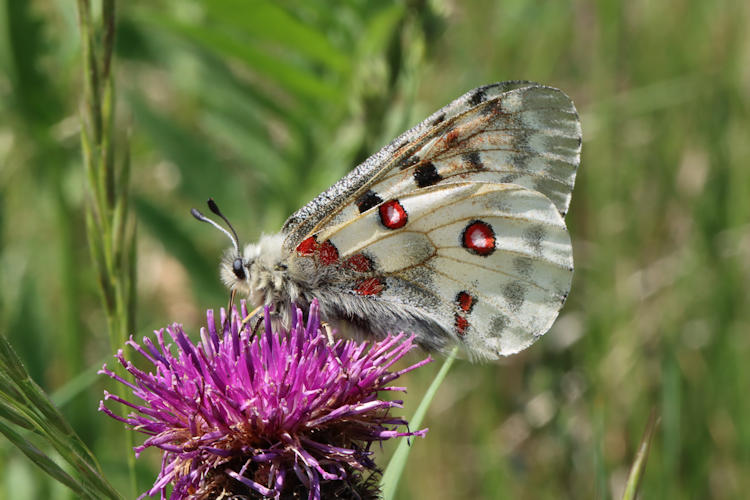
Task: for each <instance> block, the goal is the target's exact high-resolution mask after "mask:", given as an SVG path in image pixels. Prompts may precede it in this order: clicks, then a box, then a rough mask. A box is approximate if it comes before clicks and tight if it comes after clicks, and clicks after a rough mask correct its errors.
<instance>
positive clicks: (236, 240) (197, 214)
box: [190, 198, 240, 255]
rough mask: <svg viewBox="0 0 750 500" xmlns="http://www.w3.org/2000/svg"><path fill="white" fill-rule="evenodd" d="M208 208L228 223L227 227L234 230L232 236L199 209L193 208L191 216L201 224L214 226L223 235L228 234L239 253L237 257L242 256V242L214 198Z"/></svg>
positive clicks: (210, 200)
mask: <svg viewBox="0 0 750 500" xmlns="http://www.w3.org/2000/svg"><path fill="white" fill-rule="evenodd" d="M208 208H209V209H211V211H212V212H213V213H215V214H216V215H218V216H219V217H221V219H222V220H223V221H224V222H226V223H227V225H228V226H229V229H231V230H232V233H231V234H230V233H229V231H227V230H226V229H224V228H223V227H221V226H220V225H219V224H217V223H216V222H215V221H213V220H211V219H209V218H208V217H206V216H205V215H203V214H202V213H200V211H199V210H198V209H196V208H191V209H190V214H191V215H192V216H193V217H195V218H196V219H198V220H199V221H201V222H208V223H209V224H211V225H212V226H214V227H215V228H216V229H218V230H219V231H221V232H222V233H224V234H226V235H227V237H228V238H229V239H230V240H231V241H232V245H233V246H234V249H235V250H236V251H237V255H239V254H240V240H239V238H238V237H237V233H236V232H235V230H234V228H233V227H232V225H231V224H229V221H228V220H227V218H226V217H224V215H222V213H221V212H220V211H219V207H217V206H216V202H214V200H213V198H209V200H208Z"/></svg>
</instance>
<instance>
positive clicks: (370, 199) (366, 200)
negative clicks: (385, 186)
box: [355, 189, 383, 213]
mask: <svg viewBox="0 0 750 500" xmlns="http://www.w3.org/2000/svg"><path fill="white" fill-rule="evenodd" d="M381 203H383V198H381V197H380V196H378V194H377V193H376V192H375V191H373V190H371V189H370V190H368V191H367V192H366V193H365V194H363V195H362V196H360V197H359V198H358V199H357V201H356V202H355V204H356V205H357V208H358V209H359V213H363V212H367V211H368V210H370V209H371V208H372V207H376V206H378V205H380V204H381Z"/></svg>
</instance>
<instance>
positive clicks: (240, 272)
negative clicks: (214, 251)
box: [232, 257, 245, 280]
mask: <svg viewBox="0 0 750 500" xmlns="http://www.w3.org/2000/svg"><path fill="white" fill-rule="evenodd" d="M232 272H233V273H234V275H235V276H237V279H241V280H244V279H245V266H244V264H243V263H242V259H240V258H239V257H237V258H236V259H234V262H233V263H232Z"/></svg>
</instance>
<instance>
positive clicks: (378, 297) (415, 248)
mask: <svg viewBox="0 0 750 500" xmlns="http://www.w3.org/2000/svg"><path fill="white" fill-rule="evenodd" d="M391 201H392V202H393V203H392V205H393V206H394V207H395V208H394V212H393V213H391V214H389V213H387V211H386V210H381V209H380V207H383V206H386V204H381V205H379V206H378V207H372V208H371V209H369V210H367V211H366V212H364V213H362V214H359V215H358V216H356V217H354V218H353V219H351V220H349V221H347V222H345V223H342V224H340V225H338V226H336V227H332V228H326V229H324V230H323V231H321V232H320V233H318V234H316V235H315V236H314V237H311V239H308V240H305V241H308V242H310V244H311V245H314V246H315V248H316V250H315V251H314V252H308V251H307V249H308V246H306V245H304V244H303V245H300V247H301V248H299V249H298V251H297V254H298V257H297V258H300V259H304V258H313V259H315V260H316V262H317V264H318V266H319V267H320V268H330V269H336V272H329V273H327V274H326V275H327V276H328V277H327V279H326V291H325V293H326V294H327V295H329V296H330V294H331V292H332V291H333V292H334V295H337V296H338V297H341V299H340V300H341V301H342V302H345V303H347V304H349V306H348V311H349V313H350V314H352V315H354V316H356V313H357V307H358V306H357V305H356V304H357V300H355V298H356V299H358V300H359V301H360V302H372V303H373V304H374V303H378V304H380V305H383V306H384V307H385V308H386V309H387V310H392V311H401V312H402V314H401V316H400V317H399V315H398V314H397V315H393V317H391V316H389V315H387V314H386V315H381V314H379V313H378V309H377V308H369V310H368V311H367V312H366V314H363V316H367V315H368V314H369V317H363V318H350V319H355V320H356V321H372V322H376V323H378V324H376V325H374V326H377V328H378V329H382V330H383V331H397V330H402V329H405V327H404V324H405V323H407V324H409V325H410V326H411V328H412V329H413V330H414V333H416V334H417V335H418V337H419V339H420V341H421V342H422V343H423V344H425V345H427V346H430V347H438V348H445V347H446V346H449V345H452V344H455V343H460V344H462V345H463V346H464V347H465V349H466V351H467V352H468V353H469V355H470V356H471V357H472V358H495V357H497V356H500V355H508V354H512V353H514V352H517V351H519V350H521V349H524V348H525V347H527V346H528V345H530V344H531V343H532V342H533V341H534V340H535V339H536V338H537V337H538V336H540V335H542V334H543V333H544V332H546V331H547V329H548V328H549V327H550V325H551V324H552V322H553V321H554V319H555V317H556V316H557V313H558V311H559V309H560V308H561V307H562V304H563V303H564V301H565V297H566V296H567V294H568V291H569V289H570V281H571V276H572V270H573V259H572V252H571V246H570V239H569V237H568V233H567V231H566V229H565V223H564V221H563V219H562V217H561V216H560V214H559V212H558V211H557V208H556V207H555V205H554V204H553V203H552V202H551V201H550V200H549V199H548V198H547V197H545V196H544V195H542V194H540V193H538V192H535V191H532V190H529V189H527V188H524V187H522V186H518V185H514V184H500V183H489V182H473V181H465V182H456V183H450V184H444V185H436V186H432V187H429V188H424V189H422V190H419V191H416V190H415V191H413V192H412V193H409V194H407V195H405V196H403V197H401V198H399V199H394V200H391ZM402 221H403V224H402V223H401V222H402ZM303 243H304V242H303ZM324 248H325V249H324ZM319 270H320V269H319ZM414 315H417V316H420V317H421V319H423V321H421V323H420V322H413V321H412V322H411V323H409V321H408V318H409V317H410V316H414ZM383 323H385V324H383ZM420 324H424V325H428V326H429V327H427V326H426V327H425V329H420V326H419V325H420ZM436 325H437V328H436Z"/></svg>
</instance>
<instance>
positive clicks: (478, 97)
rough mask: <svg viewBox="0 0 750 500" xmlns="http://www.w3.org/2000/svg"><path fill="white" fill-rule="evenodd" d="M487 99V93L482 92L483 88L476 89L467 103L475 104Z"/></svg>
mask: <svg viewBox="0 0 750 500" xmlns="http://www.w3.org/2000/svg"><path fill="white" fill-rule="evenodd" d="M486 99H487V95H486V94H485V93H484V89H483V88H479V89H477V90H476V91H475V92H474V93H473V94H472V95H471V98H470V99H469V104H471V105H472V106H476V105H478V104H482V103H483V102H484V101H485V100H486Z"/></svg>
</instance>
